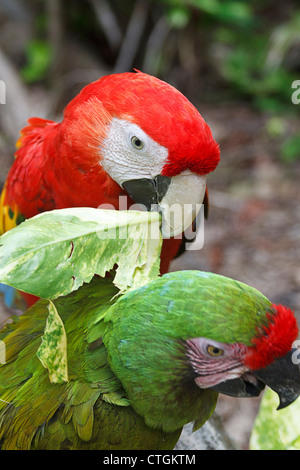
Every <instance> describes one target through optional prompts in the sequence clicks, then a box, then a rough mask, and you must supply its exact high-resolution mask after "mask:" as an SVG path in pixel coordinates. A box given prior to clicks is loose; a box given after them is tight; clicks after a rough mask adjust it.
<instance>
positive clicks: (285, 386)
mask: <svg viewBox="0 0 300 470" xmlns="http://www.w3.org/2000/svg"><path fill="white" fill-rule="evenodd" d="M296 351H297V350H296V349H292V350H291V351H290V352H289V353H288V354H287V355H286V356H284V357H280V358H278V359H276V360H275V361H274V362H272V364H270V365H269V366H267V367H265V368H263V369H258V370H255V371H251V372H247V373H245V374H244V375H242V376H241V377H239V378H237V379H232V380H227V381H225V382H222V383H220V384H218V385H215V386H214V387H211V388H212V389H213V390H216V391H217V392H219V393H224V394H225V395H230V396H233V397H256V396H258V395H259V394H260V392H261V391H262V390H263V389H264V387H265V385H267V386H268V387H270V388H271V389H272V390H273V391H274V392H276V393H277V394H278V396H279V406H278V408H277V409H278V410H279V409H281V408H285V407H286V406H288V405H290V404H291V403H293V402H294V401H295V400H296V399H297V398H298V396H299V395H300V369H299V364H298V363H297V364H296V363H295V362H293V360H292V359H293V354H294V353H295V352H296Z"/></svg>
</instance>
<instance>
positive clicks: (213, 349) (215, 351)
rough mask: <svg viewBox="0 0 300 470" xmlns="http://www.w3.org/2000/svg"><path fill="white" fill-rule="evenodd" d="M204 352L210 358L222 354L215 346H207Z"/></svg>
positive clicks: (221, 350)
mask: <svg viewBox="0 0 300 470" xmlns="http://www.w3.org/2000/svg"><path fill="white" fill-rule="evenodd" d="M206 351H207V352H208V354H209V355H210V356H212V357H218V356H223V354H224V351H223V349H221V348H217V347H216V346H212V345H209V346H207V349H206Z"/></svg>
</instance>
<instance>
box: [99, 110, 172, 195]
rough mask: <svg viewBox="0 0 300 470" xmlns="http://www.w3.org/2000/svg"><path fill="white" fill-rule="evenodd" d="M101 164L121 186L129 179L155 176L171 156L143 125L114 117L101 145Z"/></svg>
mask: <svg viewBox="0 0 300 470" xmlns="http://www.w3.org/2000/svg"><path fill="white" fill-rule="evenodd" d="M101 155H102V159H101V162H100V164H101V165H102V167H103V168H104V170H105V171H106V172H107V173H108V174H109V175H110V177H111V178H112V179H113V180H114V181H116V182H117V183H118V184H119V185H120V186H122V183H124V182H125V181H128V180H131V179H140V178H154V177H155V176H157V175H159V174H161V171H162V169H163V167H164V165H165V163H166V161H167V158H168V149H167V148H166V147H163V146H162V145H160V144H158V143H157V142H155V141H154V140H153V139H151V137H149V136H148V134H146V133H145V132H144V131H143V130H142V129H141V128H140V127H139V126H137V125H136V124H134V123H132V122H129V121H126V120H125V119H118V118H113V119H112V121H111V123H110V126H109V129H108V132H107V135H106V138H105V139H104V140H103V142H102V145H101Z"/></svg>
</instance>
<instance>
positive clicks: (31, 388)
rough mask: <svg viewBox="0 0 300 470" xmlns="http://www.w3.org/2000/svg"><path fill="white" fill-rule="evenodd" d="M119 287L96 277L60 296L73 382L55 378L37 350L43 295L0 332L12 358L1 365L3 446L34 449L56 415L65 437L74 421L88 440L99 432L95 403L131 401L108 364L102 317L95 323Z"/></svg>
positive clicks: (76, 430) (42, 320) (58, 302)
mask: <svg viewBox="0 0 300 470" xmlns="http://www.w3.org/2000/svg"><path fill="white" fill-rule="evenodd" d="M117 293H118V291H117V289H116V288H115V287H114V286H113V284H112V282H111V281H109V280H103V279H100V278H98V279H97V278H95V279H94V281H93V282H92V283H91V284H90V285H86V286H84V287H83V288H82V289H80V290H79V291H77V292H76V293H74V294H71V295H70V296H68V297H65V298H61V299H57V300H56V301H55V305H56V308H57V310H58V312H59V314H60V316H61V318H62V321H63V322H64V325H65V329H66V332H67V337H68V368H69V379H70V380H69V381H68V382H67V383H63V384H52V383H50V381H49V377H48V374H47V371H46V369H45V368H44V367H43V365H42V364H41V362H40V361H39V359H38V358H37V356H36V352H37V350H38V348H39V346H40V344H41V337H42V335H43V331H44V327H45V323H46V319H47V314H48V308H47V307H48V303H47V301H42V300H41V301H39V302H38V303H37V304H36V305H34V306H33V307H32V308H31V309H29V310H28V311H27V312H26V313H25V314H24V315H23V316H22V317H20V318H16V319H15V322H14V323H12V324H8V325H7V326H6V327H5V328H4V330H3V331H2V332H1V333H0V340H1V341H4V343H5V348H6V364H4V365H2V366H1V367H0V397H1V400H2V401H1V402H0V441H1V442H2V448H5V449H14V448H21V449H28V448H30V447H31V445H32V442H33V440H34V442H35V444H34V445H37V446H39V441H40V440H41V438H42V435H45V428H46V427H47V426H50V427H51V425H52V424H51V425H50V424H49V423H50V420H51V419H52V418H54V417H56V418H57V419H59V424H58V423H56V424H55V426H53V429H54V428H57V427H59V428H60V431H61V432H60V439H61V440H62V441H64V439H63V437H64V432H65V430H66V432H67V435H68V434H70V429H69V428H70V425H71V424H72V428H73V429H72V433H73V434H74V433H75V434H76V435H77V436H78V437H79V438H80V439H81V440H83V441H88V440H90V439H91V437H92V433H93V421H94V412H93V409H94V406H95V403H96V402H97V400H98V399H101V400H100V402H107V403H110V404H113V405H119V406H128V405H129V402H128V400H127V399H126V398H124V391H123V389H122V386H121V384H120V382H119V381H118V379H117V378H116V377H115V375H114V374H113V373H112V372H111V370H110V368H109V366H108V364H107V354H106V350H105V347H104V345H103V343H102V340H101V336H99V335H100V333H101V328H99V323H97V326H96V327H95V328H94V327H93V324H94V321H95V319H96V318H97V319H98V318H99V315H101V314H103V312H105V311H106V310H107V308H108V307H109V306H110V305H111V299H112V298H113V297H114V296H115V295H116V294H117ZM83 305H84V309H83ZM85 312H86V314H85ZM19 322H21V324H20V325H19V327H18V328H16V326H17V325H16V323H19ZM52 421H53V420H52ZM56 421H57V420H56ZM53 432H54V431H53ZM51 434H52V433H50V435H51ZM54 434H55V433H54Z"/></svg>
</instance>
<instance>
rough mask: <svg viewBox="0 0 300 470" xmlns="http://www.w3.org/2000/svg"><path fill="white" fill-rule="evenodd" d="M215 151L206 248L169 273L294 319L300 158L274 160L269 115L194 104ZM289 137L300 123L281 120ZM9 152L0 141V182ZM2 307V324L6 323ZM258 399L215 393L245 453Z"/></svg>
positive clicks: (298, 296) (299, 274)
mask: <svg viewBox="0 0 300 470" xmlns="http://www.w3.org/2000/svg"><path fill="white" fill-rule="evenodd" d="M199 110H200V112H201V113H202V114H203V116H204V117H205V119H206V120H207V121H208V122H209V124H210V125H211V127H212V130H213V134H214V136H215V137H216V139H217V140H218V141H219V143H220V146H221V158H222V159H221V163H220V165H219V167H218V168H217V170H216V171H215V172H214V173H213V174H211V175H209V177H208V188H209V201H210V210H209V218H208V220H207V221H205V232H204V237H205V241H204V246H203V248H202V249H201V250H198V251H187V252H186V253H185V254H184V255H182V256H181V257H180V258H178V259H177V260H175V261H174V262H173V263H172V267H171V269H172V270H179V269H200V270H204V271H212V272H216V273H220V274H223V275H226V276H229V277H232V278H235V279H238V280H240V281H243V282H246V283H247V284H249V285H251V286H253V287H256V288H257V289H259V290H260V291H262V292H263V293H264V294H265V295H266V296H267V297H269V298H270V300H271V301H272V302H274V303H283V304H286V305H288V306H289V307H291V308H292V309H294V310H295V312H296V315H297V316H298V318H299V319H300V309H299V304H300V289H299V287H300V264H299V258H300V243H299V238H300V205H299V200H300V185H299V177H300V160H298V162H296V163H293V164H287V163H283V162H282V161H281V160H280V157H279V154H280V145H281V140H282V136H273V137H272V138H271V137H270V133H269V132H268V125H269V122H270V121H269V117H268V116H266V115H264V114H263V113H258V112H256V111H253V110H251V109H250V108H248V107H246V106H244V105H243V106H241V105H232V104H231V105H229V106H227V105H226V106H224V105H223V106H221V105H220V106H217V107H213V109H212V108H211V107H208V106H199ZM285 126H286V129H287V131H286V132H289V131H290V130H291V129H292V128H293V129H295V128H296V129H297V127H298V129H299V128H300V123H299V121H295V120H292V119H291V120H290V121H289V120H288V119H287V120H286V122H285ZM10 163H11V155H9V154H8V153H7V148H6V147H5V145H4V144H3V143H2V147H1V142H0V184H1V183H3V181H4V179H5V176H6V174H7V171H8V168H9V166H10ZM6 316H7V312H5V310H4V308H3V306H2V307H0V320H1V318H2V319H3V318H5V317H6ZM259 401H260V399H259V398H256V399H233V398H229V397H225V396H220V398H219V402H218V405H217V412H218V414H219V415H220V416H221V418H222V420H223V422H224V425H225V428H226V430H227V432H228V433H229V436H230V437H231V438H232V439H233V440H234V442H235V443H236V445H237V447H238V448H241V449H247V448H248V442H249V435H250V432H251V428H252V425H253V421H254V418H255V415H256V413H257V410H258V406H259Z"/></svg>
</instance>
